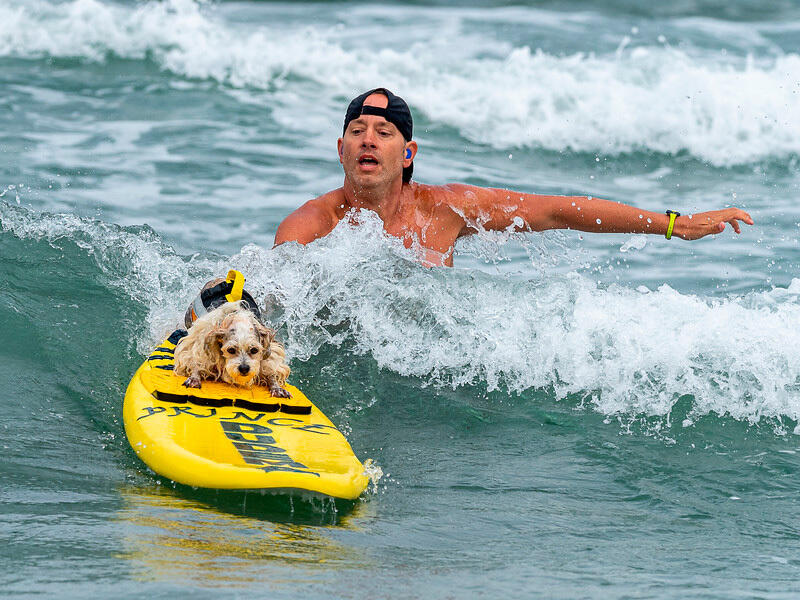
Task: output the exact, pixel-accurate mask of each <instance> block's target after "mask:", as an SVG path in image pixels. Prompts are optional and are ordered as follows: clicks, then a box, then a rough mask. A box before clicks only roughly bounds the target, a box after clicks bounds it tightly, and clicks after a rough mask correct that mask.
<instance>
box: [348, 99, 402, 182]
mask: <svg viewBox="0 0 800 600" xmlns="http://www.w3.org/2000/svg"><path fill="white" fill-rule="evenodd" d="M372 94H383V95H384V96H386V99H387V100H388V103H387V104H386V108H381V107H378V106H364V101H365V100H366V99H367V98H368V97H369V96H371V95H372ZM361 115H375V116H377V117H383V118H384V119H386V120H387V121H389V123H393V124H394V126H395V127H397V129H398V130H399V131H400V133H401V134H403V138H404V139H405V140H406V141H407V142H410V141H411V138H412V137H413V133H414V121H413V119H412V118H411V111H410V110H409V108H408V104H406V101H405V100H403V99H402V98H401V97H400V96H395V95H394V94H393V93H392V92H390V91H389V90H387V89H386V88H375V89H374V90H370V91H368V92H364V93H363V94H361V95H360V96H356V97H355V98H353V100H352V101H351V102H350V105H349V106H348V107H347V112H346V113H345V115H344V127H343V128H342V135H344V133H345V131H347V126H348V125H349V124H350V121H352V120H353V119H357V118H358V117H360V116H361ZM413 172H414V163H413V162H412V163H411V164H410V165H409V166H407V167H405V168H403V183H408V182H409V181H411V174H412V173H413Z"/></svg>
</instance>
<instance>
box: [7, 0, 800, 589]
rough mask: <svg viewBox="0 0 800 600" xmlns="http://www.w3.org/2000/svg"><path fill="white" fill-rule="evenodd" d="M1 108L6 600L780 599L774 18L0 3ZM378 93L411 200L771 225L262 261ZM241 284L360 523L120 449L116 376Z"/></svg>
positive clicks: (755, 5)
mask: <svg viewBox="0 0 800 600" xmlns="http://www.w3.org/2000/svg"><path fill="white" fill-rule="evenodd" d="M651 4H652V5H651ZM0 86H1V89H2V94H0V331H2V341H3V343H2V344H0V357H1V359H0V383H1V384H2V388H3V389H4V392H3V393H0V445H1V446H2V459H0V482H1V484H0V541H1V542H2V543H0V565H2V569H0V596H3V597H37V596H41V597H59V598H85V597H89V596H92V597H121V598H139V597H147V598H175V597H178V598H180V597H188V596H190V595H191V596H192V597H195V598H218V597H230V598H253V597H269V598H297V597H310V598H331V597H335V598H472V597H474V598H796V597H798V595H800V524H798V522H799V521H798V517H800V454H798V452H800V425H799V424H800V355H799V354H798V348H800V276H798V275H797V273H798V263H800V247H799V246H798V233H800V229H799V228H800V209H798V199H799V198H800V3H798V2H797V1H795V0H778V1H776V2H759V1H758V0H735V1H730V2H721V1H717V0H679V1H677V2H672V3H642V2H633V1H630V0H604V1H603V2H583V1H580V0H550V1H548V0H543V1H541V2H527V3H523V2H502V1H489V0H487V1H483V2H481V1H473V2H467V3H454V2H446V1H443V0H442V1H437V2H430V3H423V2H417V3H401V2H396V3H354V2H324V3H322V2H320V3H308V2H293V3H273V2H255V1H252V2H197V1H192V0H165V1H162V2H156V1H152V0H150V1H141V2H111V1H109V0H104V1H100V0H63V1H46V0H28V1H23V0H0ZM376 86H386V87H389V88H390V89H392V90H393V91H394V92H396V93H398V94H400V95H402V96H403V97H405V98H406V99H407V100H408V102H409V104H410V105H411V108H412V111H413V113H414V117H415V137H416V139H417V141H418V142H419V144H420V153H419V156H418V159H417V160H416V165H415V178H416V179H417V180H419V181H422V182H426V183H434V184H438V183H447V182H454V181H457V182H466V183H471V184H477V185H486V186H497V187H506V188H510V189H513V190H521V191H526V192H541V193H557V194H587V195H592V196H596V197H603V198H609V199H614V200H620V201H623V202H627V203H632V204H635V205H637V206H640V207H642V208H645V209H648V210H657V211H662V210H665V209H667V208H671V209H674V210H679V211H681V212H683V213H688V212H694V211H700V210H710V209H715V208H722V207H725V206H731V205H733V206H740V207H742V208H744V209H745V210H747V211H749V212H750V213H751V214H752V216H753V217H754V219H755V221H756V224H755V225H754V226H752V227H745V229H744V230H743V232H742V234H741V235H740V236H736V235H734V234H733V233H732V231H731V230H730V229H728V230H727V231H725V232H724V233H723V234H721V235H719V236H716V237H713V238H706V239H703V240H699V241H696V242H691V243H689V242H684V241H682V240H678V239H674V240H672V241H666V240H665V239H663V238H660V237H657V236H649V237H648V236H636V235H599V234H594V235H593V234H580V233H578V232H546V233H543V234H529V235H509V234H505V233H488V232H485V233H481V234H480V235H477V236H474V237H472V238H470V239H467V240H464V241H463V242H461V243H460V244H459V246H458V247H457V253H456V257H455V265H456V266H455V268H453V269H427V268H425V267H422V266H420V265H418V264H417V263H416V262H415V261H414V258H413V256H412V255H411V254H409V252H408V251H407V250H405V249H403V248H402V246H401V245H399V244H398V243H397V242H396V241H394V240H391V239H387V238H386V237H385V236H384V235H383V234H382V230H381V226H380V223H379V222H377V221H376V219H375V218H370V216H369V215H366V216H365V218H364V219H363V224H362V225H361V226H360V227H358V228H354V227H352V226H348V225H342V226H340V227H339V228H337V229H336V230H335V231H334V232H333V233H332V234H330V235H329V236H328V237H326V238H324V239H321V240H319V241H317V242H315V243H313V244H310V245H309V246H307V247H299V246H297V245H294V244H287V245H284V246H281V247H279V248H276V249H273V248H272V240H273V236H274V233H275V229H276V227H277V225H278V223H280V221H281V220H282V219H283V218H284V217H285V216H286V215H287V214H288V213H289V212H291V211H292V210H293V209H294V208H296V207H297V206H299V205H300V204H301V203H303V202H305V201H306V200H308V199H309V198H312V197H315V196H317V195H319V194H321V193H324V192H325V191H327V190H330V189H333V188H335V187H338V186H339V185H341V180H342V173H341V167H340V165H339V164H338V161H337V157H336V153H335V142H336V137H337V136H338V135H339V134H340V132H341V123H342V118H343V114H344V109H345V107H346V104H347V102H348V101H349V99H350V98H351V97H353V96H355V95H356V94H358V93H360V92H362V91H363V90H365V89H369V88H371V87H376ZM229 268H238V269H240V270H242V271H243V272H244V273H245V275H246V277H247V279H248V284H247V287H248V289H249V290H250V291H251V292H252V293H253V294H254V295H255V296H256V297H257V298H259V299H260V300H261V301H263V302H264V305H265V307H266V309H267V312H268V314H269V317H270V320H271V321H272V322H273V324H274V325H275V326H276V327H277V328H278V330H279V332H280V337H281V339H282V340H283V341H284V342H285V344H286V347H287V351H288V354H289V356H290V358H291V366H292V369H293V375H292V382H293V383H294V384H295V385H298V386H299V387H301V388H302V389H303V390H304V391H305V393H306V394H307V395H308V396H309V397H310V398H311V399H312V400H314V401H315V403H317V404H318V406H320V408H321V409H322V410H323V411H324V412H325V413H326V414H327V415H328V416H329V417H330V418H331V419H332V420H333V421H334V422H335V423H336V424H337V425H338V426H339V427H340V428H341V429H342V430H343V431H344V432H345V433H346V435H347V437H348V439H349V441H350V443H351V444H352V446H353V449H354V451H355V452H356V454H357V455H358V456H359V458H361V459H362V460H365V459H368V458H370V459H372V460H373V461H375V463H376V464H377V465H378V467H380V470H381V471H382V473H383V475H382V477H380V478H379V479H376V481H375V482H374V483H373V485H371V486H370V489H369V490H368V492H366V493H365V494H364V496H363V497H362V498H361V499H360V500H359V501H357V502H355V503H333V502H322V501H309V500H307V499H304V498H302V497H285V496H278V497H275V496H262V495H259V494H253V493H250V494H238V493H221V492H214V491H204V490H193V489H190V488H186V487H183V486H180V485H176V484H174V483H173V482H170V481H168V480H166V479H164V478H162V477H159V476H158V475H156V474H154V473H152V472H151V471H149V470H148V469H147V468H146V467H145V466H144V465H143V463H141V462H140V461H139V460H138V459H137V458H136V456H135V455H134V454H133V452H132V451H131V449H130V447H129V446H128V443H127V441H126V438H125V434H124V429H123V425H122V419H121V409H122V398H123V395H124V391H125V388H126V385H127V382H128V380H129V379H130V377H131V375H132V374H133V372H134V370H135V369H136V368H137V366H138V365H139V364H140V362H141V361H142V359H143V357H144V356H145V355H146V353H148V352H149V351H150V350H151V349H152V347H153V346H154V345H155V344H156V343H157V342H158V341H160V340H161V339H162V338H163V336H164V335H165V334H166V333H168V332H169V331H171V329H172V328H174V327H175V326H176V324H177V323H178V322H179V321H180V320H181V318H182V314H183V310H184V309H185V306H186V305H187V303H188V302H189V301H190V299H191V298H192V297H193V296H194V295H195V294H196V293H197V290H198V288H199V286H200V285H202V283H203V282H204V281H206V280H207V279H209V278H211V277H213V276H217V275H219V274H224V273H225V272H226V271H227V270H228V269H229Z"/></svg>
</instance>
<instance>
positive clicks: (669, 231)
mask: <svg viewBox="0 0 800 600" xmlns="http://www.w3.org/2000/svg"><path fill="white" fill-rule="evenodd" d="M667 214H668V215H669V225H667V233H665V234H664V237H665V238H667V239H668V240H669V239H672V228H673V227H675V219H677V218H678V217H680V216H681V213H679V212H677V211H674V210H668V211H667Z"/></svg>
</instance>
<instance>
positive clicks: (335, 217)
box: [275, 188, 344, 246]
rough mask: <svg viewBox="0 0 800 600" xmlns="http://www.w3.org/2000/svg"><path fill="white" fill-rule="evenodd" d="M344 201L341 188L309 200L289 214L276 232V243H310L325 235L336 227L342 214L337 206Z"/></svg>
mask: <svg viewBox="0 0 800 600" xmlns="http://www.w3.org/2000/svg"><path fill="white" fill-rule="evenodd" d="M343 203H344V192H343V191H342V189H341V188H339V189H336V190H333V191H330V192H328V193H327V194H323V195H322V196H319V197H318V198H314V199H313V200H309V201H308V202H306V203H305V204H303V205H302V206H301V207H300V208H298V209H297V210H295V211H294V212H292V213H291V214H289V215H288V216H287V217H286V218H285V219H284V220H283V221H282V222H281V224H280V225H278V231H277V232H276V233H275V245H276V246H277V245H278V244H283V243H284V242H299V243H301V244H308V243H309V242H313V241H314V240H316V239H317V238H320V237H323V236H325V235H327V234H328V233H330V232H331V230H332V229H333V228H334V227H336V224H337V223H338V222H339V219H340V218H341V216H340V215H339V211H337V207H339V206H340V205H342V204H343Z"/></svg>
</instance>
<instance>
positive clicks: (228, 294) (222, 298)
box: [190, 269, 261, 323]
mask: <svg viewBox="0 0 800 600" xmlns="http://www.w3.org/2000/svg"><path fill="white" fill-rule="evenodd" d="M239 300H242V305H243V306H244V307H245V308H247V309H248V310H249V311H250V312H252V313H253V314H254V315H255V316H256V319H258V320H261V311H260V310H259V309H258V304H256V301H255V300H254V299H253V297H252V296H251V295H250V294H248V293H247V292H246V291H245V289H244V275H242V274H241V273H240V272H239V271H236V270H235V269H231V270H230V271H228V276H227V278H226V279H225V281H223V282H222V283H218V284H217V285H215V286H213V287H210V288H207V289H205V290H202V291H201V292H200V293H199V294H198V295H197V297H196V298H195V299H194V300H193V301H192V305H191V307H190V310H191V317H192V323H194V322H195V321H196V320H197V318H198V317H202V316H203V315H205V314H208V313H209V312H210V311H212V310H214V309H215V308H219V307H220V306H222V305H223V304H225V303H226V302H238V301H239Z"/></svg>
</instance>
